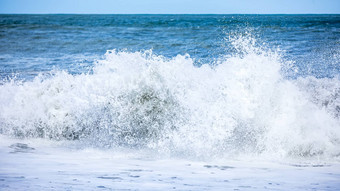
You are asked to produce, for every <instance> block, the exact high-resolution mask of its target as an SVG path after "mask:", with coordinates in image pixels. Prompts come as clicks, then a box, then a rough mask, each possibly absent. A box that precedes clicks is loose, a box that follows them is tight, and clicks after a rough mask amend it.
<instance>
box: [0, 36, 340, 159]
mask: <svg viewBox="0 0 340 191" xmlns="http://www.w3.org/2000/svg"><path fill="white" fill-rule="evenodd" d="M233 42H234V47H235V49H237V50H239V51H238V53H237V54H234V55H233V56H228V57H221V58H220V59H219V61H216V62H215V63H211V64H210V65H208V64H205V65H202V66H201V67H196V66H194V65H195V60H193V59H192V58H190V56H189V55H178V56H176V57H173V58H165V57H163V56H159V55H155V54H153V53H152V51H144V52H125V51H116V50H113V51H108V52H107V53H106V54H105V58H104V59H102V60H99V61H98V62H97V63H96V64H95V66H94V67H93V69H92V71H91V72H88V73H83V74H80V75H72V74H69V73H67V72H65V71H56V72H54V73H53V74H52V75H50V76H46V75H42V74H41V75H39V76H37V77H36V78H35V79H34V80H32V81H25V82H23V81H19V80H9V81H6V82H3V83H2V85H1V86H0V133H2V134H6V135H10V136H15V137H20V138H36V137H41V138H48V139H53V140H80V141H83V142H84V144H86V145H90V146H98V147H109V148H112V147H129V148H130V147H131V148H148V149H153V150H157V151H158V152H163V153H169V154H171V155H185V156H195V157H204V156H232V155H239V154H255V155H273V156H278V157H327V158H337V157H339V155H340V119H339V114H340V98H339V97H340V96H339V95H340V81H339V79H336V78H334V79H316V78H314V77H307V78H298V79H286V78H285V77H284V74H283V73H284V68H286V67H287V63H285V62H284V61H282V59H281V57H280V55H279V54H278V53H277V52H275V51H270V50H266V49H263V48H261V47H257V46H255V45H254V43H253V42H254V39H251V38H245V37H243V38H238V39H234V40H233ZM236 52H237V51H236Z"/></svg>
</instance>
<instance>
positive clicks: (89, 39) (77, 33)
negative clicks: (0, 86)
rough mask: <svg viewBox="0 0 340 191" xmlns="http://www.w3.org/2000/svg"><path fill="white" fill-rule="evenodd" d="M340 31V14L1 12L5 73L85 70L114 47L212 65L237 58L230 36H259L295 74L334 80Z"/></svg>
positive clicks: (0, 68)
mask: <svg viewBox="0 0 340 191" xmlns="http://www.w3.org/2000/svg"><path fill="white" fill-rule="evenodd" d="M339 28H340V15H0V44H1V45H0V76H1V78H6V77H7V76H10V75H12V74H13V73H15V74H17V75H19V76H21V77H22V78H25V79H31V78H32V76H36V75H37V74H38V73H40V72H48V71H50V70H52V69H54V68H57V69H61V70H67V71H69V72H71V73H82V72H85V71H87V70H88V69H89V68H88V67H92V66H93V63H94V61H95V60H96V59H100V58H101V57H102V56H103V55H104V53H105V52H106V51H107V50H112V49H117V50H127V51H132V52H134V51H141V50H150V49H152V50H153V52H154V53H155V54H158V55H162V56H165V57H173V56H176V55H178V54H181V55H184V54H189V55H190V56H191V58H194V59H195V65H198V66H200V65H202V64H210V65H211V64H214V61H215V60H216V59H219V58H221V57H224V56H227V55H232V54H235V50H234V49H233V47H232V46H231V45H230V41H229V38H230V37H234V36H238V35H252V36H253V37H254V38H256V39H257V41H258V42H257V43H258V44H259V45H261V46H265V47H266V48H268V49H272V50H277V49H280V54H282V57H283V58H284V59H285V60H286V62H294V66H296V67H297V68H298V71H297V70H294V72H290V73H289V74H287V75H288V76H290V77H291V76H293V77H296V76H309V75H311V76H315V77H334V76H338V75H339V72H340V64H339V51H340V48H339V46H340V40H339V39H340V31H339ZM263 44H265V45H263Z"/></svg>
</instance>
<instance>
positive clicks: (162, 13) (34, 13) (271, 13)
mask: <svg viewBox="0 0 340 191" xmlns="http://www.w3.org/2000/svg"><path fill="white" fill-rule="evenodd" d="M0 15H340V13H0Z"/></svg>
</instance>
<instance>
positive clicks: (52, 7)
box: [0, 0, 340, 14]
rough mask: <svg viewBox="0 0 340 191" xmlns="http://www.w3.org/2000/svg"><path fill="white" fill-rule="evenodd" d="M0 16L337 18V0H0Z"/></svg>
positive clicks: (338, 5) (339, 9) (338, 3)
mask: <svg viewBox="0 0 340 191" xmlns="http://www.w3.org/2000/svg"><path fill="white" fill-rule="evenodd" d="M0 13H76V14H235V13H240V14H280V13H281V14H305V13H317V14H318V13H332V14H333V13H335V14H340V0H0Z"/></svg>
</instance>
